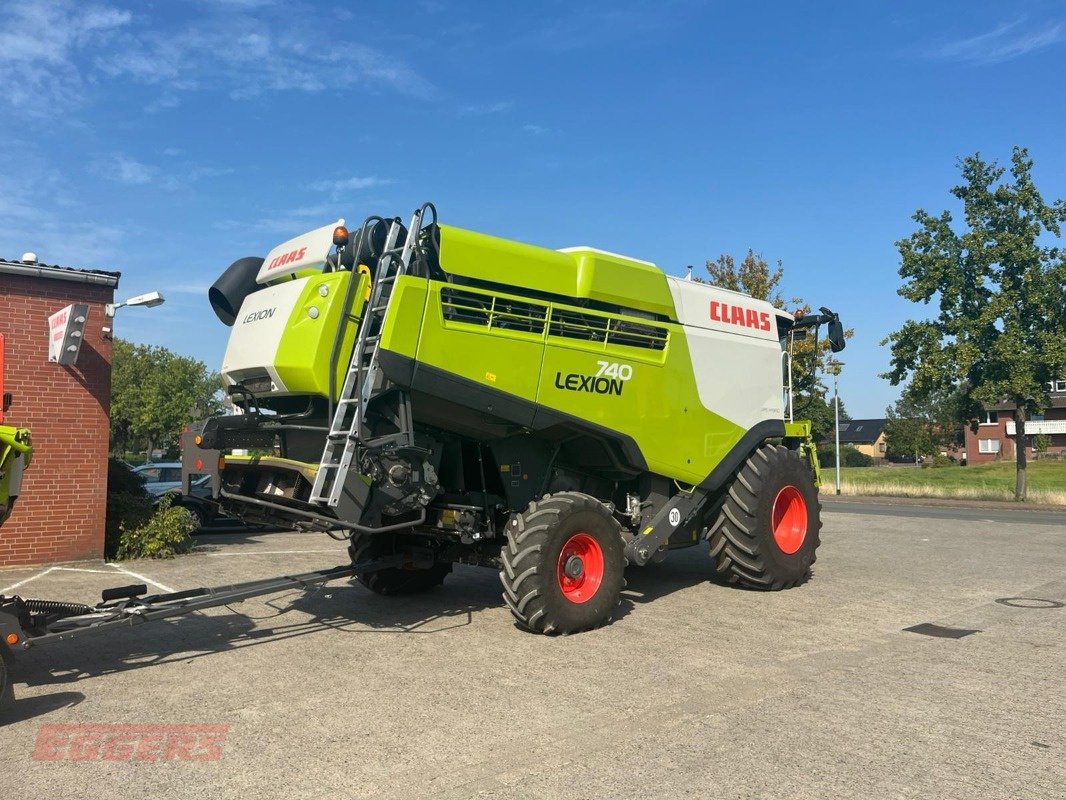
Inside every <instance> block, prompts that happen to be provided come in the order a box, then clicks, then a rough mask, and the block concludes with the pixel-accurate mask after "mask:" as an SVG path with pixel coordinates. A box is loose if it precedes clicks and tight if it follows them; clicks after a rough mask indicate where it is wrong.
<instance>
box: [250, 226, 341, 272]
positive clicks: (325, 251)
mask: <svg viewBox="0 0 1066 800" xmlns="http://www.w3.org/2000/svg"><path fill="white" fill-rule="evenodd" d="M343 224H344V220H343V219H339V220H337V221H336V222H334V223H333V224H332V225H323V226H322V227H321V228H315V229H314V230H313V231H308V232H307V233H301V234H300V235H299V236H297V237H296V238H294V239H289V240H288V241H287V242H282V243H281V244H279V245H278V246H277V247H275V248H274V249H273V250H271V251H270V252H269V253H267V257H266V258H265V259H264V260H263V266H262V267H260V268H259V274H258V275H256V276H255V281H256V283H266V282H268V281H272V280H274V279H275V278H283V277H285V276H286V275H291V274H292V273H294V272H296V271H298V270H301V269H304V268H305V267H312V266H318V265H321V264H323V263H325V261H326V256H328V255H329V251H330V249H331V248H332V247H333V229H334V228H336V227H337V226H338V225H343Z"/></svg>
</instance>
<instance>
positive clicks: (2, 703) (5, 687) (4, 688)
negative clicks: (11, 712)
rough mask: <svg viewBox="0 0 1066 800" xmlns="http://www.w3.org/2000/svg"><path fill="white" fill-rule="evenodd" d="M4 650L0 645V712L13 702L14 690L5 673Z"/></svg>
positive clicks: (9, 677) (9, 678)
mask: <svg viewBox="0 0 1066 800" xmlns="http://www.w3.org/2000/svg"><path fill="white" fill-rule="evenodd" d="M3 650H4V648H3V646H2V645H0V711H2V710H3V709H5V708H7V707H8V706H10V705H11V703H13V702H14V701H15V689H14V687H13V686H12V685H11V676H10V675H9V674H8V671H7V663H6V660H5V653H4V652H3Z"/></svg>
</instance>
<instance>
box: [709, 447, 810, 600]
mask: <svg viewBox="0 0 1066 800" xmlns="http://www.w3.org/2000/svg"><path fill="white" fill-rule="evenodd" d="M821 528H822V520H821V504H820V503H819V502H818V490H817V488H816V487H815V485H814V475H813V473H812V472H811V468H810V465H809V464H807V463H806V462H805V461H804V460H803V459H802V458H801V457H800V456H799V455H798V454H797V453H795V452H794V451H792V450H788V449H786V448H784V447H781V446H778V445H764V446H763V447H760V448H759V449H758V450H756V451H755V452H754V453H753V454H752V455H751V456H750V457H749V458H748V460H747V461H746V462H745V463H744V466H743V467H741V469H740V472H739V473H737V477H736V478H735V479H734V481H733V484H732V485H731V486H730V487H729V492H728V494H727V496H726V498H725V502H724V503H723V504H722V508H721V511H720V512H719V515H718V518H717V519H716V520H715V521H714V523H713V524H712V525H711V527H710V529H709V531H708V532H707V538H708V539H709V540H710V543H711V558H713V559H714V563H715V569H716V570H717V572H718V574H719V575H721V576H722V577H724V578H727V579H728V580H729V582H730V583H737V584H740V585H742V586H746V587H748V588H751V589H766V590H776V589H788V588H790V587H792V586H797V585H799V584H801V583H803V582H804V581H806V580H807V579H808V578H809V577H810V576H811V565H812V564H813V563H814V561H815V558H816V554H815V551H816V550H817V549H818V544H819V531H820V530H821Z"/></svg>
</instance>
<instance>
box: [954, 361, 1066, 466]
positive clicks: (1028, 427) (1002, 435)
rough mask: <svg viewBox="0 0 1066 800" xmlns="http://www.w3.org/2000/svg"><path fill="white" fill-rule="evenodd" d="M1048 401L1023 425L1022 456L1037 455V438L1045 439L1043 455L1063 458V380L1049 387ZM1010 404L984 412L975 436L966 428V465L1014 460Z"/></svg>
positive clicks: (1065, 384)
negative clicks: (1041, 411)
mask: <svg viewBox="0 0 1066 800" xmlns="http://www.w3.org/2000/svg"><path fill="white" fill-rule="evenodd" d="M1049 389H1050V391H1051V402H1050V403H1049V405H1048V407H1047V408H1046V409H1044V413H1043V414H1040V415H1038V416H1034V417H1033V418H1032V419H1030V420H1026V422H1025V440H1026V448H1025V453H1026V457H1027V458H1033V457H1034V455H1043V454H1038V453H1036V451H1035V444H1036V442H1035V439H1036V437H1037V436H1046V437H1047V439H1046V441H1047V444H1048V448H1047V453H1046V454H1047V455H1048V456H1051V457H1058V458H1063V457H1066V380H1059V381H1055V382H1054V383H1052V384H1051V386H1050V387H1049ZM1016 409H1017V407H1016V406H1015V405H1014V404H1013V403H1000V404H999V405H995V406H992V407H991V408H989V409H988V410H986V411H985V412H984V414H983V416H982V417H981V418H980V419H979V420H978V425H977V431H976V433H975V432H974V431H972V430H971V429H970V426H969V425H967V426H966V429H965V435H966V463H967V464H984V463H987V462H989V461H995V460H996V459H1000V458H1004V459H1008V460H1011V461H1013V460H1014V455H1015V452H1014V434H1015V430H1016V428H1015V423H1014V412H1015V411H1016Z"/></svg>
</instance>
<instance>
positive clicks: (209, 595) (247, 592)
mask: <svg viewBox="0 0 1066 800" xmlns="http://www.w3.org/2000/svg"><path fill="white" fill-rule="evenodd" d="M407 560H409V559H406V557H405V556H403V555H395V556H385V557H381V558H375V559H369V560H365V561H360V562H358V563H354V564H352V563H349V564H343V565H341V566H337V567H331V568H329V569H320V570H315V571H313V572H304V573H300V574H297V575H281V576H278V577H274V578H264V579H260V580H254V581H245V582H243V583H234V584H230V585H226V586H214V587H202V588H199V589H185V590H183V591H179V592H167V593H164V594H152V595H150V594H148V587H147V586H146V585H145V584H143V583H140V584H132V585H129V586H116V587H114V588H111V589H105V590H104V591H103V592H102V593H101V602H99V603H97V604H96V605H95V606H90V605H86V604H84V603H67V602H62V601H56V600H39V599H33V598H24V597H20V596H18V595H12V596H5V595H0V701H2V700H3V699H6V698H7V697H8V696H9V694H10V684H9V682H8V679H7V668H6V663H5V662H6V660H7V657H8V656H10V655H11V654H12V653H13V652H16V651H18V650H27V649H29V648H31V647H38V646H40V645H45V644H52V643H55V642H61V641H66V640H68V639H73V638H75V637H78V636H84V635H86V634H90V633H99V632H103V631H109V630H113V629H115V628H122V627H126V628H128V627H132V626H134V625H140V624H142V623H145V622H152V621H154V620H161V619H168V618H170V617H179V616H182V615H184V614H191V613H192V612H194V611H203V610H204V609H207V608H215V607H218V606H225V605H229V604H231V603H239V602H241V601H242V600H248V599H250V598H253V597H259V596H261V595H267V594H275V593H277V592H284V591H289V590H293V589H298V590H299V589H303V590H307V589H313V588H316V587H318V586H320V585H322V584H324V583H329V582H330V581H336V580H342V579H345V578H354V577H355V576H356V575H357V574H365V573H370V572H374V571H377V570H382V569H388V568H390V567H400V566H402V565H403V564H404V563H405V561H407Z"/></svg>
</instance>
